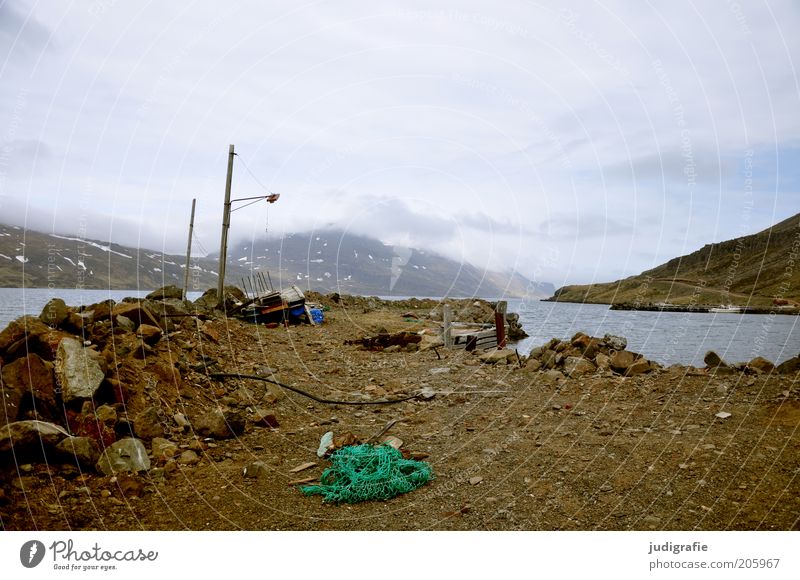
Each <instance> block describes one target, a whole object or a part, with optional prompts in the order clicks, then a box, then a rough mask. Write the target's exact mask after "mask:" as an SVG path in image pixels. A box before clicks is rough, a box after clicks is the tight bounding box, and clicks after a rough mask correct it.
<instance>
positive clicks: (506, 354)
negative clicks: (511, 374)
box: [479, 348, 517, 365]
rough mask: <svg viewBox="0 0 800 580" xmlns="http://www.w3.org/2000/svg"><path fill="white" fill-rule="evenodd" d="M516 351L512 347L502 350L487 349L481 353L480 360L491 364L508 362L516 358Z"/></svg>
mask: <svg viewBox="0 0 800 580" xmlns="http://www.w3.org/2000/svg"><path fill="white" fill-rule="evenodd" d="M516 356H517V354H516V352H515V351H513V350H511V349H510V348H503V349H500V350H487V351H486V352H484V353H482V354H480V355H479V358H480V361H481V362H482V363H487V364H490V365H495V364H506V363H508V362H511V361H513V360H515V359H516Z"/></svg>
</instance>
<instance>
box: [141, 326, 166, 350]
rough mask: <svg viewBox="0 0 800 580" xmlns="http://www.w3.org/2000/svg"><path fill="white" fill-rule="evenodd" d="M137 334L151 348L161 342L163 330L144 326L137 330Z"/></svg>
mask: <svg viewBox="0 0 800 580" xmlns="http://www.w3.org/2000/svg"><path fill="white" fill-rule="evenodd" d="M136 333H137V334H138V335H139V336H141V337H142V340H143V341H144V343H145V344H147V345H149V346H153V345H155V344H156V343H157V342H158V341H159V340H161V335H162V332H161V329H160V328H159V327H158V326H151V325H149V324H142V325H140V326H139V328H138V329H137V330H136Z"/></svg>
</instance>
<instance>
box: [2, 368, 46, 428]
mask: <svg viewBox="0 0 800 580" xmlns="http://www.w3.org/2000/svg"><path fill="white" fill-rule="evenodd" d="M51 367H52V364H50V363H47V362H45V361H43V360H42V359H41V357H39V356H38V355H35V354H29V355H28V356H26V357H24V358H18V359H17V360H15V361H14V362H12V363H11V364H7V365H5V366H4V367H3V371H2V381H0V393H2V397H3V400H2V406H3V408H0V425H5V424H6V423H12V422H14V421H16V420H17V419H18V418H19V416H20V406H21V404H22V403H23V401H24V400H26V399H27V400H31V399H32V400H33V401H34V404H35V406H36V410H37V411H38V412H39V413H40V414H41V415H43V416H52V415H53V414H54V413H55V411H56V393H55V381H54V380H53V371H52V368H51Z"/></svg>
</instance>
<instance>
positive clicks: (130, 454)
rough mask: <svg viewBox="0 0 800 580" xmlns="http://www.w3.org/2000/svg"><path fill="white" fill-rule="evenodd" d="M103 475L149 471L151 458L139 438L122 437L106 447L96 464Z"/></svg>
mask: <svg viewBox="0 0 800 580" xmlns="http://www.w3.org/2000/svg"><path fill="white" fill-rule="evenodd" d="M95 467H96V468H97V471H99V472H100V473H102V474H103V475H114V474H115V473H119V472H125V471H147V470H148V469H150V458H149V457H147V449H145V446H144V443H142V442H141V441H140V440H139V439H121V440H119V441H117V442H116V443H114V444H113V445H111V446H110V447H108V448H106V450H105V451H104V452H103V454H102V455H101V456H100V459H99V460H98V461H97V465H96V466H95Z"/></svg>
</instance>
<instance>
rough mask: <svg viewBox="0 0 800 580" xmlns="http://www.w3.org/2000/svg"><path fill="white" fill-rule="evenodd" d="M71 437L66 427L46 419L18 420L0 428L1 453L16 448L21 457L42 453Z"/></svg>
mask: <svg viewBox="0 0 800 580" xmlns="http://www.w3.org/2000/svg"><path fill="white" fill-rule="evenodd" d="M65 437H69V433H67V432H66V431H65V430H64V429H62V428H61V427H59V426H58V425H54V424H53V423H47V422H45V421H36V420H32V421H17V422H15V423H9V424H8V425H6V426H5V427H2V428H0V453H7V452H9V451H11V450H12V449H13V450H14V455H15V456H17V458H18V459H19V457H20V456H22V457H24V456H26V455H27V454H29V453H35V454H41V452H42V449H44V451H45V452H46V451H47V450H48V449H52V448H53V447H55V446H56V445H57V444H58V442H59V441H61V440H62V439H64V438H65Z"/></svg>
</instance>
